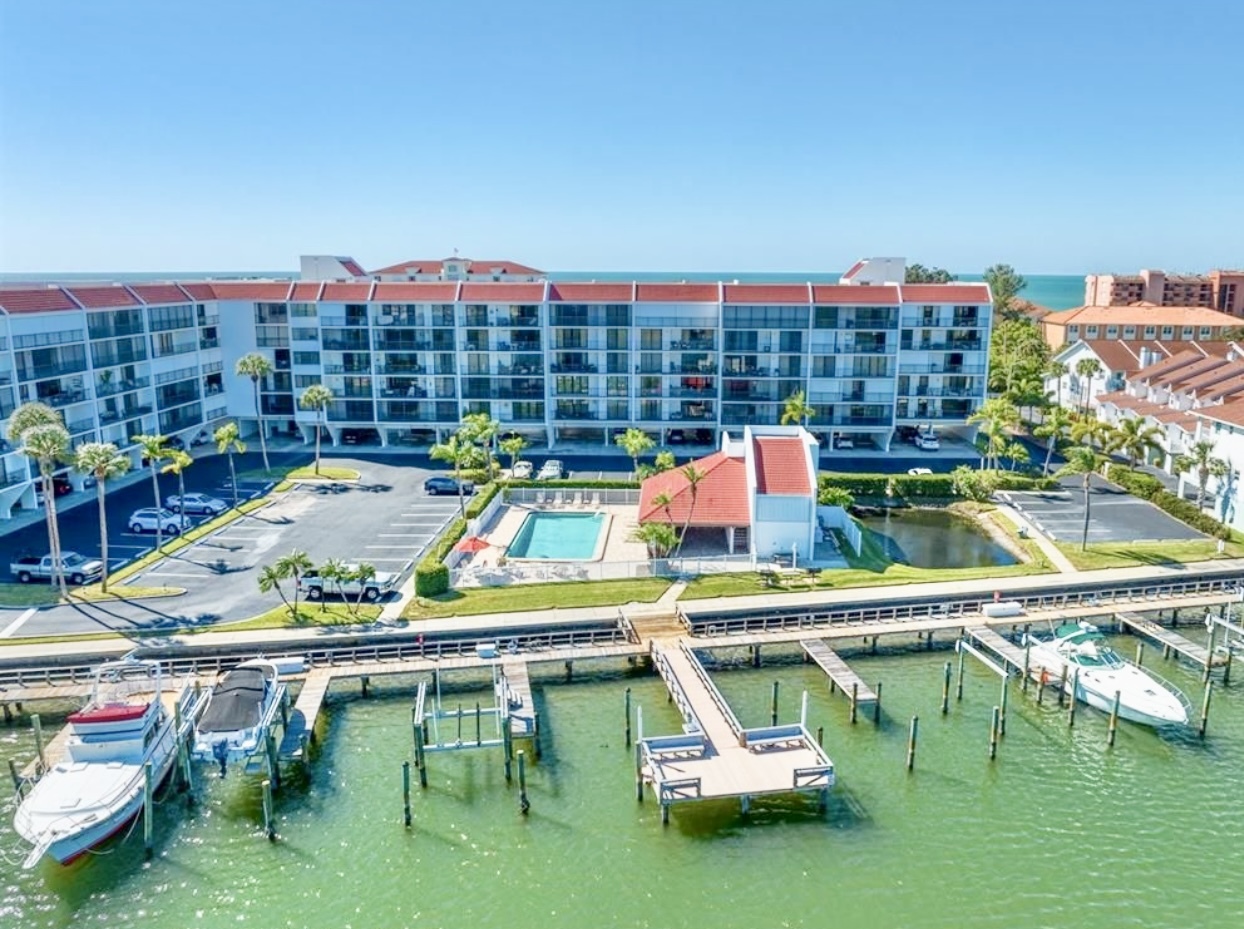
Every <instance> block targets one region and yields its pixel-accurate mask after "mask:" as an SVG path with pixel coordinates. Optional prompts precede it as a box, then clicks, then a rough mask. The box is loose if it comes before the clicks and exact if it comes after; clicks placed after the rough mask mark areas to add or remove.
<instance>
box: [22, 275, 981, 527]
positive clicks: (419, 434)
mask: <svg viewBox="0 0 1244 929" xmlns="http://www.w3.org/2000/svg"><path fill="white" fill-rule="evenodd" d="M903 270H904V262H903V260H902V259H868V260H864V261H860V262H857V263H856V265H855V266H854V267H853V268H852V269H851V270H850V271H849V272H847V274H845V275H843V276H842V278H841V280H840V281H839V283H837V284H815V283H800V284H790V283H781V284H763V283H736V282H726V281H721V282H712V283H693V282H610V283H596V282H573V281H559V280H553V279H550V278H549V276H548V275H546V274H544V273H543V272H540V271H538V270H536V269H534V268H529V267H527V266H524V265H519V264H516V263H514V262H509V261H478V260H476V261H472V260H468V259H465V258H459V257H456V256H455V257H453V258H447V259H443V260H435V261H410V262H404V263H400V264H396V265H392V266H389V267H386V268H381V269H379V270H376V271H372V272H367V271H364V269H363V268H362V267H361V266H360V265H359V264H358V263H357V262H354V261H353V260H352V259H349V258H339V257H336V256H308V257H305V258H303V260H302V269H301V275H300V279H298V280H262V281H258V280H257V281H197V282H181V283H176V282H173V283H162V284H107V285H92V286H78V285H73V284H65V285H40V286H37V287H36V286H21V287H19V286H16V285H6V286H5V287H4V288H2V289H0V311H2V312H0V418H3V419H7V417H8V415H9V414H10V413H11V412H12V410H13V409H14V407H15V406H16V405H17V404H20V403H23V402H26V401H28V400H42V401H44V402H47V403H50V404H52V405H53V406H56V407H58V408H61V409H63V410H64V413H65V420H66V424H67V425H68V427H69V431H70V432H71V434H72V436H73V441H74V443H75V444H78V443H80V442H83V441H90V440H94V439H99V440H102V441H108V442H115V443H116V444H117V445H118V446H119V447H121V448H123V449H126V450H128V451H129V453H130V454H131V455H132V456H134V460H135V463H137V462H138V460H139V456H140V453H139V452H138V451H137V450H136V449H134V447H133V443H132V441H131V439H132V437H133V436H134V435H137V434H140V433H152V432H160V433H164V434H168V435H180V436H181V437H182V438H183V439H184V440H186V441H187V442H188V443H189V442H190V441H191V440H192V439H193V438H195V437H197V436H200V435H203V434H206V433H207V432H210V431H211V430H212V429H213V428H214V427H215V426H216V425H217V424H218V423H219V422H220V421H222V420H223V419H225V418H234V419H237V420H238V421H239V422H240V423H241V424H242V426H243V431H244V432H254V431H255V429H256V428H257V422H258V420H257V417H256V406H255V396H254V392H253V387H252V384H251V382H250V380H249V379H245V378H240V377H238V376H237V375H235V374H234V365H235V363H236V361H237V359H238V358H240V357H241V356H243V355H245V354H247V353H249V352H260V353H262V354H264V355H265V356H267V357H268V358H269V359H270V360H271V362H272V365H273V369H274V370H273V374H272V375H271V376H270V377H267V378H264V379H263V380H262V381H261V383H260V385H259V411H260V413H261V414H262V422H263V427H264V428H265V429H266V430H267V431H268V433H269V434H278V433H281V434H286V435H291V436H295V437H300V438H301V439H302V440H303V441H306V442H310V441H312V440H313V439H314V435H315V428H316V420H317V416H316V414H315V413H313V412H311V411H306V410H302V409H300V408H299V406H298V397H299V395H300V394H301V393H302V391H303V390H305V389H306V388H307V387H309V386H310V385H312V384H316V383H321V384H323V385H324V386H326V387H327V388H328V389H329V390H330V391H331V392H332V393H333V395H334V398H335V399H334V401H333V403H332V405H331V406H330V408H329V409H328V410H327V413H326V427H327V433H328V436H329V437H330V439H331V441H332V442H333V443H335V444H341V443H348V442H359V443H369V442H370V443H373V444H378V445H381V446H386V447H387V446H394V445H429V444H431V443H434V442H436V441H439V440H441V439H443V438H445V437H446V436H447V435H448V434H449V433H451V432H452V431H453V430H454V429H456V428H457V426H458V425H459V424H460V422H461V421H462V418H463V417H464V416H465V415H466V414H468V413H476V412H485V413H488V414H489V415H491V416H492V417H493V418H494V419H496V420H498V421H499V422H500V423H501V426H502V429H503V431H505V432H514V433H519V434H522V435H524V436H525V437H527V438H528V439H529V440H530V441H531V442H532V444H533V445H535V446H545V447H549V448H563V447H567V446H569V447H575V446H581V445H584V444H590V445H597V446H605V445H610V444H611V443H612V441H613V438H614V436H615V435H616V434H617V433H619V432H621V431H623V430H625V429H626V428H628V427H630V426H638V427H640V428H643V429H645V430H646V431H648V432H650V433H651V434H652V436H653V437H654V439H656V441H657V442H658V443H660V444H661V445H667V446H672V447H678V446H680V445H683V446H701V447H715V446H716V445H717V444H718V443H719V436H720V434H721V433H722V432H723V431H730V430H733V431H735V432H737V431H739V430H740V427H741V426H743V425H748V424H750V425H757V426H763V425H774V424H777V423H778V422H779V420H780V417H781V415H782V412H783V409H784V404H785V401H786V399H787V398H788V397H790V396H791V395H792V394H794V393H795V392H797V391H803V392H804V394H805V396H806V398H807V401H808V403H809V404H810V405H811V406H812V407H813V409H814V410H815V413H814V415H813V416H812V417H811V419H810V420H809V422H808V424H807V426H808V429H809V430H810V431H812V433H813V434H815V435H816V436H817V437H818V438H819V440H820V441H821V443H822V446H823V449H824V450H825V453H831V452H832V450H833V449H835V448H836V447H847V446H854V447H856V448H859V447H875V448H877V449H879V450H888V449H889V447H890V443H891V441H892V439H893V436H894V434H895V430H896V429H897V428H899V427H901V426H913V427H923V428H926V429H937V430H945V431H950V430H955V429H958V430H966V429H967V426H966V420H967V418H968V417H969V416H970V415H971V414H972V413H973V412H974V411H975V410H976V409H977V407H978V406H979V405H980V403H981V401H982V400H983V399H984V396H985V383H986V377H985V375H986V366H987V354H988V346H989V331H990V322H991V297H990V293H989V288H988V287H987V286H986V285H984V284H978V283H952V284H919V285H907V284H903V283H901V282H902V280H903ZM0 464H2V466H3V472H2V474H0V477H2V478H3V481H4V483H3V486H0V518H4V517H7V516H9V515H11V512H12V510H13V508H14V506H18V505H20V506H23V507H32V506H35V505H36V498H35V491H34V488H33V485H32V478H33V477H35V476H36V475H35V474H34V471H33V469H32V466H31V464H30V463H29V462H28V461H27V460H26V458H25V457H24V456H23V455H22V454H21V453H20V452H19V451H18V450H17V449H15V448H12V447H7V446H6V448H5V450H4V452H3V454H0ZM73 479H75V480H79V479H80V478H77V477H76V476H74V477H73Z"/></svg>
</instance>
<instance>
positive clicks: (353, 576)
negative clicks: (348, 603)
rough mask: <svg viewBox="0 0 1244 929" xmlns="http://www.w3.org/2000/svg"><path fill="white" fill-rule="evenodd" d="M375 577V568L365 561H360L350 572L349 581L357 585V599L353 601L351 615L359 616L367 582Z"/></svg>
mask: <svg viewBox="0 0 1244 929" xmlns="http://www.w3.org/2000/svg"><path fill="white" fill-rule="evenodd" d="M375 576H376V566H375V565H373V564H370V563H368V562H366V561H360V562H359V563H358V564H356V565H355V566H354V569H353V570H352V571H350V580H352V581H357V582H358V585H359V595H358V599H357V600H355V601H354V609H353V610H351V611H350V612H351V614H352V615H354V616H358V615H359V610H361V609H362V608H363V598H364V597H365V596H366V595H367V582H368V581H370V580H372V579H374V578H375Z"/></svg>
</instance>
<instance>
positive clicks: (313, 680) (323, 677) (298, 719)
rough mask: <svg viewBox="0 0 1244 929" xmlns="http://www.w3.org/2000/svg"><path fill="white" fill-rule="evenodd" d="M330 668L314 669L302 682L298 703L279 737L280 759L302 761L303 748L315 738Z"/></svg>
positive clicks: (330, 679)
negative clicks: (316, 724)
mask: <svg viewBox="0 0 1244 929" xmlns="http://www.w3.org/2000/svg"><path fill="white" fill-rule="evenodd" d="M332 672H333V669H332V668H316V669H315V670H313V671H312V672H311V673H310V674H308V675H307V677H306V679H305V680H304V681H303V682H302V690H301V691H299V692H298V702H297V703H295V704H294V708H293V710H292V711H290V714H289V723H288V724H287V725H286V726H285V732H284V734H283V735H282V737H281V747H280V749H279V750H278V752H277V754H279V755H280V756H281V757H282V758H291V759H295V760H302V752H303V749H304V747H305V746H306V745H307V744H308V743H309V742H311V741H312V740H313V739H314V738H315V721H316V720H317V719H319V717H320V710H321V709H323V707H324V698H325V697H327V696H328V686H329V685H330V684H331V683H332V682H333V673H332Z"/></svg>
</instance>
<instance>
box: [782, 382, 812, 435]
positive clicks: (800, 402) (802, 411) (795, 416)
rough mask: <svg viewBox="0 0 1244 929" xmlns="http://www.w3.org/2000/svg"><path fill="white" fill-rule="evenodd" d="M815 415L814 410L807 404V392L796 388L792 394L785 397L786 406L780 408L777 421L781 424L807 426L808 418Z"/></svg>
mask: <svg viewBox="0 0 1244 929" xmlns="http://www.w3.org/2000/svg"><path fill="white" fill-rule="evenodd" d="M815 415H816V410H814V409H813V408H812V407H811V406H810V405H809V404H808V398H807V394H805V393H804V392H803V391H802V390H796V391H795V392H794V393H793V394H791V395H790V396H789V397H787V398H786V406H785V408H784V409H783V410H782V418H781V419H780V420H779V422H780V423H781V424H782V425H783V426H792V425H795V426H805V427H806V426H807V425H808V420H810V419H811V418H812V417H813V416H815Z"/></svg>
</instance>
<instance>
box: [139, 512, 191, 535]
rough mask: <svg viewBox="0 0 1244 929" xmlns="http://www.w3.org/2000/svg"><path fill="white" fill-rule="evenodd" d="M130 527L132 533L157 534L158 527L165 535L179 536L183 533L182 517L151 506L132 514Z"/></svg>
mask: <svg viewBox="0 0 1244 929" xmlns="http://www.w3.org/2000/svg"><path fill="white" fill-rule="evenodd" d="M129 527H130V532H155V531H156V528H157V527H158V528H159V530H160V531H161V532H162V533H164V534H165V535H177V533H179V532H180V531H181V517H180V516H178V515H177V514H176V513H171V512H169V511H168V510H165V509H159V510H157V509H156V508H155V507H153V506H149V507H146V508H144V509H141V510H135V511H134V512H133V513H131V514H130V519H129Z"/></svg>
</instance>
